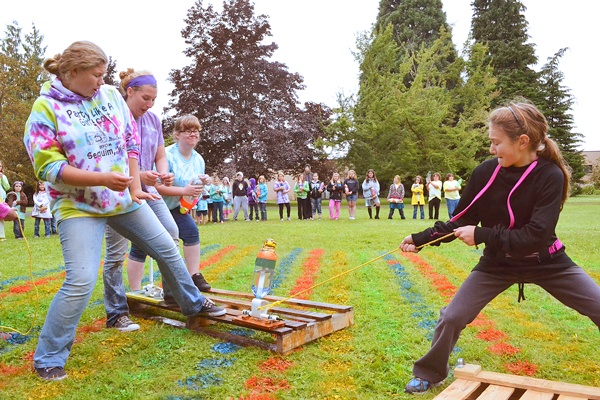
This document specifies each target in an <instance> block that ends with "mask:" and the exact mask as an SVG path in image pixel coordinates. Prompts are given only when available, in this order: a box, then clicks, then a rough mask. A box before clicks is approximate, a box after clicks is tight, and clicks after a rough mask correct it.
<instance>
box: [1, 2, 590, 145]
mask: <svg viewBox="0 0 600 400" xmlns="http://www.w3.org/2000/svg"><path fill="white" fill-rule="evenodd" d="M442 1H443V4H444V11H445V12H446V16H447V20H448V23H449V24H450V25H452V26H453V37H454V42H455V44H456V46H457V48H458V49H459V50H460V48H462V44H463V42H464V41H465V39H466V38H467V35H468V33H469V29H470V24H471V16H472V9H471V6H470V3H471V0H442ZM522 2H523V4H524V5H525V6H526V7H527V11H526V13H525V17H526V19H527V21H528V23H529V30H528V33H529V35H530V37H531V39H530V41H531V42H532V43H534V44H535V45H536V55H537V56H538V59H539V61H540V63H539V66H538V67H537V68H536V69H537V70H539V67H540V66H541V65H543V64H544V63H545V62H546V61H547V59H548V57H551V56H552V55H554V53H556V52H557V51H558V50H559V49H560V48H563V47H569V48H570V50H569V51H567V52H566V54H565V55H564V56H563V58H562V61H561V63H560V66H559V68H560V70H561V71H562V72H563V73H564V74H565V81H564V84H565V86H567V87H568V88H570V89H571V91H572V94H573V95H574V96H575V100H576V104H575V106H574V107H573V116H574V120H575V131H576V132H580V133H582V134H584V135H585V142H584V144H583V146H582V148H583V149H584V150H600V135H598V134H597V124H596V121H595V120H594V119H593V118H594V117H593V115H594V113H595V112H597V110H595V109H593V108H592V107H593V106H594V105H597V104H598V102H597V101H596V96H598V94H599V93H600V84H599V83H598V78H597V76H596V75H597V72H596V71H595V70H594V71H593V72H592V68H594V66H595V65H596V63H595V61H596V59H597V56H596V49H597V43H596V39H597V38H598V34H597V32H593V33H592V27H593V26H596V23H597V21H596V16H597V13H596V12H593V10H592V9H591V8H590V6H591V4H595V3H594V2H590V1H589V0H588V1H586V0H570V1H568V2H564V1H563V0H522ZM212 3H213V4H216V7H218V8H220V4H222V2H221V1H212ZM193 4H194V1H193V0H173V1H169V2H168V3H165V2H149V1H147V0H104V1H102V2H94V3H85V5H84V4H83V3H81V2H80V1H75V0H57V1H55V2H53V3H52V4H50V3H48V2H47V1H42V0H27V1H22V2H21V1H16V2H12V1H11V2H5V3H4V4H3V5H2V13H1V15H0V24H1V25H2V30H3V31H4V30H5V27H6V25H7V24H9V23H11V22H12V21H17V22H18V23H19V25H20V27H21V28H22V29H23V31H24V32H29V31H30V29H31V24H32V23H34V24H35V26H36V27H37V28H38V30H39V31H40V33H41V34H42V35H44V44H45V45H46V46H47V52H46V55H47V56H50V55H53V54H55V53H59V52H62V50H64V49H65V48H66V47H67V46H68V45H69V44H71V43H72V42H74V41H76V40H90V41H92V42H95V43H97V44H98V45H100V46H101V47H102V48H103V49H104V50H105V51H106V53H107V54H109V55H110V56H112V57H113V59H115V60H117V68H118V70H119V71H121V70H124V69H126V68H128V67H131V68H134V69H148V70H150V71H152V72H153V73H154V75H155V76H156V78H157V79H158V81H159V96H158V99H157V103H156V105H155V107H154V111H155V112H156V113H157V114H159V115H160V114H161V111H162V108H163V107H164V106H165V105H166V104H167V101H168V97H167V94H168V93H169V92H170V91H171V88H172V86H171V85H170V84H169V83H168V82H167V77H168V73H169V71H170V70H172V69H175V68H181V67H183V66H185V65H186V64H187V63H188V62H187V60H186V59H185V57H184V56H183V54H182V51H183V49H184V48H185V44H184V42H183V39H182V38H181V29H182V28H183V26H184V23H183V20H184V18H185V16H186V12H187V10H188V9H189V8H190V7H192V6H193ZM204 4H208V2H207V1H206V0H204ZM566 4H568V6H566ZM378 6H379V0H302V1H297V0H255V10H256V13H258V14H266V15H268V16H269V22H270V24H271V29H272V34H273V37H272V38H271V40H272V41H274V42H275V43H277V44H278V46H279V49H278V50H277V51H276V52H275V55H274V59H275V60H276V61H279V62H282V63H284V64H286V65H287V66H288V67H289V70H290V72H298V73H299V74H300V75H302V76H303V77H304V83H305V84H306V89H305V90H304V91H302V92H300V93H299V96H300V100H301V101H315V102H323V103H325V104H327V105H329V106H334V105H335V95H336V93H338V92H344V93H346V94H350V93H353V92H355V91H356V89H357V81H358V65H357V63H356V62H355V61H354V57H353V55H352V51H353V50H355V42H356V35H357V33H358V32H361V31H365V30H368V29H369V28H370V26H371V24H372V23H373V22H374V21H375V18H376V16H377V12H378ZM595 7H596V8H597V6H595ZM592 8H593V7H592ZM2 37H4V34H3V35H2Z"/></svg>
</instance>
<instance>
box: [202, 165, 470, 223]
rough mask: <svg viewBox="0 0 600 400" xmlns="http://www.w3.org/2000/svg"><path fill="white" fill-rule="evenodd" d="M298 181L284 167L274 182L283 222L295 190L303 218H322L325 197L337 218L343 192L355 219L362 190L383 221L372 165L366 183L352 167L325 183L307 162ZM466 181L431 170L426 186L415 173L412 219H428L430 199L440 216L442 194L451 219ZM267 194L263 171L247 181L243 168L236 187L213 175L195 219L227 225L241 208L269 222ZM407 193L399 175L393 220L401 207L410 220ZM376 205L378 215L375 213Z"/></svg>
mask: <svg viewBox="0 0 600 400" xmlns="http://www.w3.org/2000/svg"><path fill="white" fill-rule="evenodd" d="M294 180H295V182H294V183H293V184H290V183H288V182H287V181H286V180H285V175H284V173H283V171H279V172H278V173H277V179H276V180H275V182H274V183H273V191H274V192H275V197H276V204H277V206H278V208H279V219H280V220H281V221H285V220H288V221H289V220H290V219H291V218H290V216H291V206H290V192H292V191H293V193H294V194H295V197H296V200H297V204H298V206H297V207H298V219H299V220H314V219H321V218H322V202H323V199H324V198H325V199H328V200H329V204H328V208H329V219H331V220H338V219H339V217H340V209H341V204H342V200H343V198H344V196H345V198H346V201H347V202H348V216H349V218H350V219H351V220H354V219H355V218H356V202H357V200H358V195H359V193H362V195H363V197H364V199H365V205H366V207H367V212H368V214H369V218H370V219H373V218H375V219H379V213H380V209H381V202H380V190H381V186H380V184H379V181H378V180H377V176H376V174H375V171H374V170H373V169H369V170H368V171H367V173H366V175H365V178H364V180H363V181H362V183H361V182H360V181H359V180H358V177H357V175H356V171H354V170H349V171H348V172H347V175H346V178H342V177H341V175H340V174H339V173H338V172H334V173H333V174H332V175H331V179H329V180H325V181H321V180H319V174H318V173H316V172H312V171H311V167H310V165H306V166H305V168H304V171H303V172H302V173H299V174H298V175H296V176H294ZM461 183H462V181H461V180H458V181H456V180H454V175H453V174H451V173H449V174H447V175H446V180H445V182H443V183H442V181H441V174H440V173H439V172H436V173H434V174H433V175H431V174H428V175H427V179H426V182H425V184H423V178H422V177H421V176H417V177H415V179H414V183H413V184H412V185H411V187H410V191H411V194H412V198H411V205H412V206H413V219H417V216H418V213H419V211H420V217H421V219H425V210H424V206H425V204H427V202H428V203H429V219H436V220H437V219H439V210H440V204H441V201H442V194H443V195H444V197H445V199H446V204H447V207H448V218H452V216H453V214H454V210H455V208H456V205H457V204H458V201H459V199H460V194H459V191H460V189H461ZM268 194H269V188H268V186H267V183H266V179H265V176H264V175H260V176H259V177H258V182H257V181H256V179H255V178H250V179H249V180H245V179H244V174H243V173H242V172H238V173H236V175H235V179H234V181H233V183H232V184H231V185H230V184H229V179H228V178H227V177H225V178H223V179H222V180H219V178H217V177H214V178H208V180H207V184H206V185H204V191H203V193H202V196H201V198H200V199H199V200H198V202H197V205H196V208H195V209H194V211H195V214H196V217H195V218H196V221H197V222H198V223H200V224H205V223H207V221H208V220H209V219H210V218H211V217H212V222H213V223H218V222H220V223H223V222H224V221H228V220H229V216H230V214H232V213H233V217H232V218H233V220H234V221H237V219H238V215H239V212H240V211H242V212H243V215H244V220H245V221H252V220H255V221H266V220H267V199H268ZM404 197H405V187H404V185H403V184H402V182H401V180H400V176H399V175H396V176H395V177H394V182H393V183H392V184H391V185H390V187H389V191H388V195H387V200H388V202H389V206H390V211H389V215H388V219H393V216H394V213H395V210H398V213H399V214H400V218H401V219H405V216H404ZM426 199H427V201H426ZM373 208H374V209H375V216H373ZM259 211H260V214H259Z"/></svg>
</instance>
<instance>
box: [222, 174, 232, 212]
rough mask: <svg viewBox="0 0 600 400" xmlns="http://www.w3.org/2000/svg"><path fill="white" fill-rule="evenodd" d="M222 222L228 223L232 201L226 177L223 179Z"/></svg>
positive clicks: (229, 185)
mask: <svg viewBox="0 0 600 400" xmlns="http://www.w3.org/2000/svg"><path fill="white" fill-rule="evenodd" d="M222 183H223V190H224V192H223V221H229V215H231V213H232V212H233V199H232V198H231V184H230V182H229V178H228V177H226V176H225V177H223V182H222Z"/></svg>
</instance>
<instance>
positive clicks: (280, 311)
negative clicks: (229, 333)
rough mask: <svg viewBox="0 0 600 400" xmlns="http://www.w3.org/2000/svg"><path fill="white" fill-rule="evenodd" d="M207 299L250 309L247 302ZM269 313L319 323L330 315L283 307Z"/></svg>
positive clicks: (222, 298) (272, 309)
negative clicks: (317, 321) (308, 319)
mask: <svg viewBox="0 0 600 400" xmlns="http://www.w3.org/2000/svg"><path fill="white" fill-rule="evenodd" d="M207 297H208V298H209V299H211V300H212V301H214V302H215V303H217V304H225V305H227V306H237V307H241V308H243V309H245V310H251V309H252V303H251V302H249V301H243V300H237V299H231V298H227V297H216V296H207ZM269 312H271V313H273V314H281V315H289V316H294V317H296V316H298V317H301V318H310V319H313V320H319V321H321V320H325V319H329V318H331V314H324V313H317V312H311V311H302V310H295V309H293V308H284V307H273V308H271V309H270V310H269Z"/></svg>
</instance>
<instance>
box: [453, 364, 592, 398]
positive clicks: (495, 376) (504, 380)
mask: <svg viewBox="0 0 600 400" xmlns="http://www.w3.org/2000/svg"><path fill="white" fill-rule="evenodd" d="M454 376H455V377H456V378H457V379H458V378H460V379H466V380H474V381H479V382H485V383H489V384H491V385H505V386H511V387H514V388H519V389H525V390H529V389H531V390H536V391H540V392H551V393H555V394H564V395H568V396H574V397H579V398H582V397H583V398H587V399H590V400H592V399H593V400H600V388H595V387H591V386H584V385H578V384H575V383H565V382H555V381H548V380H544V379H538V378H532V377H529V376H517V375H508V374H501V373H497V372H489V371H482V370H481V367H480V366H478V365H472V364H467V365H465V366H464V367H462V368H455V369H454Z"/></svg>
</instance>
